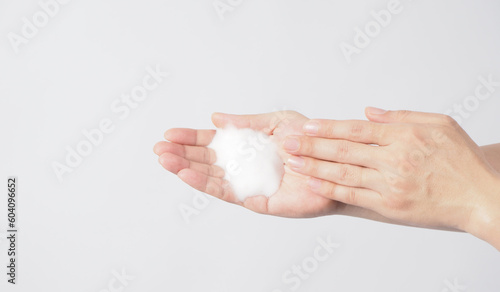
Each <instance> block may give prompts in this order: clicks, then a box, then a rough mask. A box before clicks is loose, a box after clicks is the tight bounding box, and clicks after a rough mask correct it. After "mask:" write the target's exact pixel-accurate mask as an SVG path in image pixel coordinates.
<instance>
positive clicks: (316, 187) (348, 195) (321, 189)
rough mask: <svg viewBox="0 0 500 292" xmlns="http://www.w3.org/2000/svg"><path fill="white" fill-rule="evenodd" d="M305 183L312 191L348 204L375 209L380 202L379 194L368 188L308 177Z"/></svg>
mask: <svg viewBox="0 0 500 292" xmlns="http://www.w3.org/2000/svg"><path fill="white" fill-rule="evenodd" d="M307 183H308V186H309V188H310V189H311V191H313V192H314V193H316V194H318V195H320V196H323V197H325V198H329V199H331V200H335V201H339V202H342V203H345V204H348V205H353V206H358V207H362V208H366V209H370V210H374V211H376V210H377V209H379V207H380V206H381V203H382V197H381V195H380V194H379V193H377V192H375V191H372V190H369V189H363V188H356V187H348V186H343V185H339V184H336V183H332V182H329V181H325V180H320V179H317V178H310V179H309V180H308V182H307Z"/></svg>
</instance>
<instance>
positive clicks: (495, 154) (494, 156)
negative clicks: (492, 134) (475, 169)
mask: <svg viewBox="0 0 500 292" xmlns="http://www.w3.org/2000/svg"><path fill="white" fill-rule="evenodd" d="M481 150H483V153H484V156H485V157H486V160H488V162H489V163H490V165H491V166H492V167H493V168H494V169H495V170H496V171H497V172H500V143H499V144H491V145H485V146H481Z"/></svg>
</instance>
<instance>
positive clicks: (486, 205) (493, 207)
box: [464, 173, 500, 251]
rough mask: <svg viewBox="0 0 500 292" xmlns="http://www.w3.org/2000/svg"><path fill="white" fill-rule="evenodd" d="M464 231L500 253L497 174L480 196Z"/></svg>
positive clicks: (498, 180) (499, 176)
mask: <svg viewBox="0 0 500 292" xmlns="http://www.w3.org/2000/svg"><path fill="white" fill-rule="evenodd" d="M479 198H480V199H479V200H478V203H477V205H476V206H475V208H474V210H473V211H472V213H471V216H470V218H469V221H468V224H467V225H466V227H465V229H464V231H466V232H468V233H470V234H472V235H474V236H476V237H478V238H480V239H482V240H484V241H486V242H488V243H490V244H491V245H493V246H494V247H495V248H497V249H498V250H499V251H500V175H499V174H498V173H495V174H494V176H493V178H492V182H491V183H489V184H487V187H486V189H485V190H484V191H482V192H481V193H480V194H479Z"/></svg>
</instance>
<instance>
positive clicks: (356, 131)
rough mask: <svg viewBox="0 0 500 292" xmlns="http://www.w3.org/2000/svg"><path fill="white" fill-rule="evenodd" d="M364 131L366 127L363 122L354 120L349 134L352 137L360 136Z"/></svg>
mask: <svg viewBox="0 0 500 292" xmlns="http://www.w3.org/2000/svg"><path fill="white" fill-rule="evenodd" d="M364 131H365V127H364V125H363V124H362V123H361V122H354V123H352V125H351V127H350V129H349V136H350V137H351V138H359V137H361V136H362V135H363V133H364Z"/></svg>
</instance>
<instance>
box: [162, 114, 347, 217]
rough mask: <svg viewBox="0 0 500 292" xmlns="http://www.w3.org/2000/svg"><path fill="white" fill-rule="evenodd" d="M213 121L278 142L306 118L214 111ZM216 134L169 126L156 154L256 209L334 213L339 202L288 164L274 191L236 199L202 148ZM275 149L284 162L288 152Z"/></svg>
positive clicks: (191, 178) (205, 186)
mask: <svg viewBox="0 0 500 292" xmlns="http://www.w3.org/2000/svg"><path fill="white" fill-rule="evenodd" d="M213 120H214V124H215V125H216V126H217V127H223V126H224V125H225V124H227V123H231V124H234V125H235V126H236V127H240V128H243V127H249V128H253V129H255V130H260V131H265V132H267V133H268V134H270V135H272V138H273V140H274V141H275V142H276V143H277V144H278V145H279V146H281V145H282V143H283V140H284V139H285V137H286V136H288V135H300V134H302V126H303V125H304V123H305V122H307V121H308V118H306V117H305V116H303V115H301V114H299V113H297V112H293V111H286V112H280V113H270V114H262V115H249V116H233V115H218V116H214V118H213ZM214 134H215V131H213V130H191V129H172V130H170V131H168V132H167V133H166V138H167V139H168V140H170V141H171V142H160V143H158V144H157V145H156V146H155V152H156V154H158V155H160V162H161V163H162V165H163V166H164V167H165V168H166V169H167V170H169V171H171V172H173V173H176V174H177V175H178V176H179V177H180V178H181V179H182V180H183V181H185V182H186V183H187V184H189V185H190V186H192V187H194V188H196V189H198V190H200V191H203V192H206V193H208V194H210V195H213V196H215V197H218V198H220V199H223V200H225V201H228V202H231V203H236V204H240V205H242V206H244V207H246V208H248V209H250V210H253V211H255V212H259V213H265V214H270V215H277V216H284V217H315V216H321V215H328V214H332V213H334V211H335V209H336V208H337V207H338V206H339V203H338V202H335V201H332V200H329V199H326V198H324V197H321V196H318V195H316V194H314V193H312V192H311V191H309V189H308V187H307V178H308V177H307V176H304V175H302V174H299V173H296V172H294V171H292V170H290V169H289V168H288V167H286V166H285V173H284V175H283V178H282V181H281V185H280V187H279V189H278V191H277V192H276V193H275V194H273V195H272V196H271V197H269V198H267V197H265V196H255V197H250V198H247V199H246V200H245V201H244V202H238V201H237V199H236V197H235V195H234V194H233V192H232V190H231V188H230V187H229V186H228V183H227V181H225V180H224V179H223V178H222V177H223V175H224V172H223V171H222V170H221V169H220V168H219V167H217V166H215V165H213V163H214V162H215V161H214V160H215V158H214V155H213V151H212V150H210V149H208V148H206V145H208V144H209V143H210V141H211V140H212V138H213V136H214ZM279 149H280V153H279V155H280V157H281V158H282V160H283V163H285V162H286V160H287V159H288V154H286V153H285V152H284V151H283V150H282V148H281V147H279Z"/></svg>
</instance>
